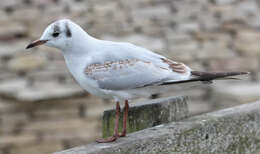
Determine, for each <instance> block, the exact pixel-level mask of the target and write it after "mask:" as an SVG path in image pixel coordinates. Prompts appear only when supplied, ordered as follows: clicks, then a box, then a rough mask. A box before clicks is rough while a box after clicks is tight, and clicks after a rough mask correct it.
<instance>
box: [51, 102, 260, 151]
mask: <svg viewBox="0 0 260 154" xmlns="http://www.w3.org/2000/svg"><path fill="white" fill-rule="evenodd" d="M90 153H91V154H101V153H102V154H103V153H106V154H119V153H133V154H134V153H149V154H150V153H180V154H181V153H228V154H229V153H250V154H251V153H260V102H255V103H251V104H244V105H241V106H237V107H233V108H229V109H225V110H221V111H217V112H212V113H208V114H204V115H201V116H196V117H192V118H189V119H187V120H184V121H182V122H171V123H169V124H166V125H158V126H156V127H153V128H148V129H145V130H142V131H139V132H135V133H132V134H129V135H128V136H127V137H125V138H120V139H119V140H117V141H116V142H114V143H107V144H97V143H92V144H89V145H86V146H81V147H76V148H73V149H69V150H66V151H63V152H58V153H55V154H90Z"/></svg>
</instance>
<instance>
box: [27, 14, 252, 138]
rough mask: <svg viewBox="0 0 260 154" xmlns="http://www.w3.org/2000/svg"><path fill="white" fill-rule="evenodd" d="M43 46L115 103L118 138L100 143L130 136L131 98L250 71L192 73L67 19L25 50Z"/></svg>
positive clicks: (90, 87) (87, 87) (81, 81)
mask: <svg viewBox="0 0 260 154" xmlns="http://www.w3.org/2000/svg"><path fill="white" fill-rule="evenodd" d="M43 44H44V45H46V46H49V47H54V48H57V49H60V50H61V51H62V53H63V56H64V59H65V62H66V65H67V67H68V69H69V71H70V72H71V74H72V76H73V77H74V78H75V80H76V81H77V82H78V83H79V85H80V86H81V87H82V88H83V89H85V90H86V91H88V92H89V93H90V94H92V95H96V96H98V97H101V98H104V99H114V100H115V102H116V116H115V127H114V135H113V136H111V137H108V138H104V139H103V138H101V139H97V140H96V141H97V142H99V143H105V142H112V141H115V140H116V139H117V138H118V137H124V136H126V133H127V130H126V127H127V118H128V109H129V105H128V101H130V100H133V99H137V98H141V97H149V96H150V95H152V94H157V93H162V92H166V91H170V90H171V89H172V88H173V87H176V86H180V87H181V86H182V85H185V84H187V83H199V84H203V83H211V82H212V81H213V80H217V79H234V78H233V76H237V75H244V74H248V73H249V72H242V71H241V72H201V71H194V70H192V69H191V68H190V67H188V66H187V65H185V64H183V63H181V62H177V61H173V60H171V59H169V58H166V57H164V56H162V55H159V54H156V53H154V52H152V51H150V50H148V49H145V48H142V47H139V46H136V45H133V44H131V43H124V42H112V41H105V40H100V39H96V38H94V37H92V36H90V35H89V34H88V33H87V32H85V31H84V30H83V29H82V28H81V27H80V26H79V25H77V24H76V23H74V22H73V21H71V20H69V19H61V20H57V21H55V22H54V23H51V24H50V25H49V26H48V27H47V28H46V29H45V30H44V32H43V34H42V36H41V37H40V39H39V40H36V41H34V42H32V43H30V44H29V45H28V46H27V47H26V49H29V48H33V47H35V46H39V45H43ZM119 102H125V107H124V116H123V128H122V132H121V133H119V130H118V121H119V116H120V104H119Z"/></svg>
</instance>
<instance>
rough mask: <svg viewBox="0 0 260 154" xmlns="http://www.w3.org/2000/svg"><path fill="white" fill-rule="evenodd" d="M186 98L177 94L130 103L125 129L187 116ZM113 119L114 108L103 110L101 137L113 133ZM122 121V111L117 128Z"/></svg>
mask: <svg viewBox="0 0 260 154" xmlns="http://www.w3.org/2000/svg"><path fill="white" fill-rule="evenodd" d="M187 99H188V97H186V96H178V97H168V98H161V99H155V100H152V101H146V102H137V103H135V104H130V108H129V113H128V114H129V115H128V121H127V131H128V132H129V133H132V132H136V131H139V130H143V129H145V128H149V127H154V126H156V125H160V124H163V123H168V122H171V121H177V120H181V119H184V118H187V117H188V114H189V112H188V105H187ZM121 111H122V109H121ZM114 121H115V110H107V111H105V112H104V114H103V137H108V136H111V135H112V134H113V131H114ZM122 122H123V112H121V116H120V121H119V129H121V127H122Z"/></svg>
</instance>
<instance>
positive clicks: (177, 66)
mask: <svg viewBox="0 0 260 154" xmlns="http://www.w3.org/2000/svg"><path fill="white" fill-rule="evenodd" d="M161 60H162V61H163V62H164V63H166V64H168V65H169V68H170V69H171V70H172V71H174V72H177V73H186V72H187V69H186V67H185V65H184V64H183V63H178V62H173V61H170V60H168V59H165V58H161Z"/></svg>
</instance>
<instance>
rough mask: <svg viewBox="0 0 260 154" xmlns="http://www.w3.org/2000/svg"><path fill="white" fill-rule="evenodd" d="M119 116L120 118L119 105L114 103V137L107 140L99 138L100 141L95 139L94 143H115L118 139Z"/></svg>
mask: <svg viewBox="0 0 260 154" xmlns="http://www.w3.org/2000/svg"><path fill="white" fill-rule="evenodd" d="M119 116H120V105H119V102H116V121H115V127H114V135H113V136H111V137H108V138H105V139H104V138H101V139H96V142H98V143H107V142H113V141H115V140H116V139H117V138H118V137H119V134H118V122H119Z"/></svg>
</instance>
